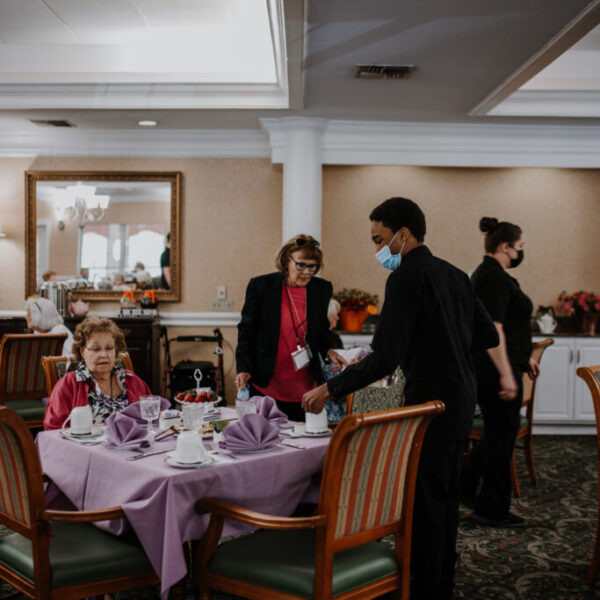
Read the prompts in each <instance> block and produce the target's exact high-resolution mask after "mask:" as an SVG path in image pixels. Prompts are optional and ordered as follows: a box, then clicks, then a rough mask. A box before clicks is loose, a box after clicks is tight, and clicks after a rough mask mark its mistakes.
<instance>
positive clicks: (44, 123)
mask: <svg viewBox="0 0 600 600" xmlns="http://www.w3.org/2000/svg"><path fill="white" fill-rule="evenodd" d="M29 120H30V121H31V122H32V123H33V124H34V125H37V126H38V127H75V125H73V123H69V121H65V120H64V119H29Z"/></svg>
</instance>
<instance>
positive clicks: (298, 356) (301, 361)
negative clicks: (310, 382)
mask: <svg viewBox="0 0 600 600" xmlns="http://www.w3.org/2000/svg"><path fill="white" fill-rule="evenodd" d="M311 358H312V355H311V352H310V347H309V345H308V344H306V346H304V348H302V347H300V344H298V350H296V351H295V352H292V361H294V369H295V370H296V371H299V370H300V369H304V367H307V366H308V365H309V364H310V359H311Z"/></svg>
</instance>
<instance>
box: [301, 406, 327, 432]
mask: <svg viewBox="0 0 600 600" xmlns="http://www.w3.org/2000/svg"><path fill="white" fill-rule="evenodd" d="M328 429H329V428H328V427H327V411H326V410H325V409H323V410H322V411H321V412H320V413H318V414H314V413H309V412H307V413H306V432H307V433H324V432H325V431H327V430H328Z"/></svg>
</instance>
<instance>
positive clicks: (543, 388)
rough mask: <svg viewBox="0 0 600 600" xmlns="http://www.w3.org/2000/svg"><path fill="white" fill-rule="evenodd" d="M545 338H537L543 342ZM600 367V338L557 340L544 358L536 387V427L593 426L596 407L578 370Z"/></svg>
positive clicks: (563, 338)
mask: <svg viewBox="0 0 600 600" xmlns="http://www.w3.org/2000/svg"><path fill="white" fill-rule="evenodd" d="M541 339H544V338H541V337H536V338H534V341H539V340H541ZM590 365H600V338H589V337H555V338H554V344H553V345H552V346H550V347H548V348H546V351H545V353H544V355H543V356H542V364H541V365H540V367H541V375H540V378H539V380H538V382H537V385H536V392H535V406H534V417H533V422H534V424H535V425H544V424H546V425H550V424H555V425H578V424H579V425H593V424H594V407H593V405H592V398H591V396H590V392H589V390H588V388H587V385H585V383H584V382H583V381H582V380H581V379H580V378H579V377H577V375H576V374H575V371H576V370H577V367H580V366H590Z"/></svg>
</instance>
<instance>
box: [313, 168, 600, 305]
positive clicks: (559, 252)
mask: <svg viewBox="0 0 600 600" xmlns="http://www.w3.org/2000/svg"><path fill="white" fill-rule="evenodd" d="M394 195H396V196H406V197H408V198H411V199H412V200H415V201H416V202H417V203H418V204H419V205H420V206H421V208H422V209H423V211H424V212H425V216H426V217H427V236H426V243H427V245H428V246H429V247H430V249H431V250H432V251H433V252H434V253H435V254H437V255H438V256H440V257H442V258H444V259H446V260H448V261H450V262H451V263H453V264H455V265H456V266H458V267H459V268H461V269H464V270H465V271H472V270H473V269H474V268H475V267H476V266H477V265H478V264H479V262H480V261H481V257H482V255H483V236H482V234H481V233H480V232H479V227H478V224H479V219H480V218H481V217H483V216H489V217H497V218H499V219H501V220H506V221H510V222H512V223H516V224H517V225H519V226H520V227H521V228H522V229H523V239H524V240H525V244H526V246H525V260H524V262H523V264H522V265H521V266H520V267H519V268H518V269H516V270H515V271H514V272H513V273H512V274H513V275H514V276H515V277H517V279H518V280H519V282H520V284H521V287H522V288H523V290H524V291H525V292H526V293H527V294H528V295H529V296H530V297H531V298H532V300H533V302H534V305H535V306H537V305H539V304H542V305H546V304H555V303H556V297H557V296H558V294H559V293H560V292H561V291H562V290H563V289H567V290H571V291H576V290H579V289H593V290H594V291H596V292H598V291H599V290H600V268H599V266H598V258H599V257H600V171H598V170H584V169H580V170H578V169H457V168H437V167H436V168H425V167H387V166H365V167H362V166H358V167H356V166H349V167H325V168H324V170H323V207H324V208H323V244H324V248H325V251H326V257H325V258H326V261H327V271H326V276H327V277H328V278H329V279H331V280H332V281H333V284H334V290H338V289H340V288H341V287H344V286H345V287H360V288H363V289H366V290H368V291H370V292H372V293H379V294H380V297H381V298H382V297H383V291H384V286H385V280H386V277H387V272H386V271H385V270H384V269H383V268H382V267H379V266H378V264H377V262H376V261H375V258H374V257H373V253H374V250H373V245H372V243H371V241H370V236H369V219H368V217H369V213H370V211H371V210H372V209H373V208H374V207H375V206H376V205H377V204H378V203H380V202H382V201H383V200H385V199H386V198H389V197H390V196H394Z"/></svg>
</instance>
